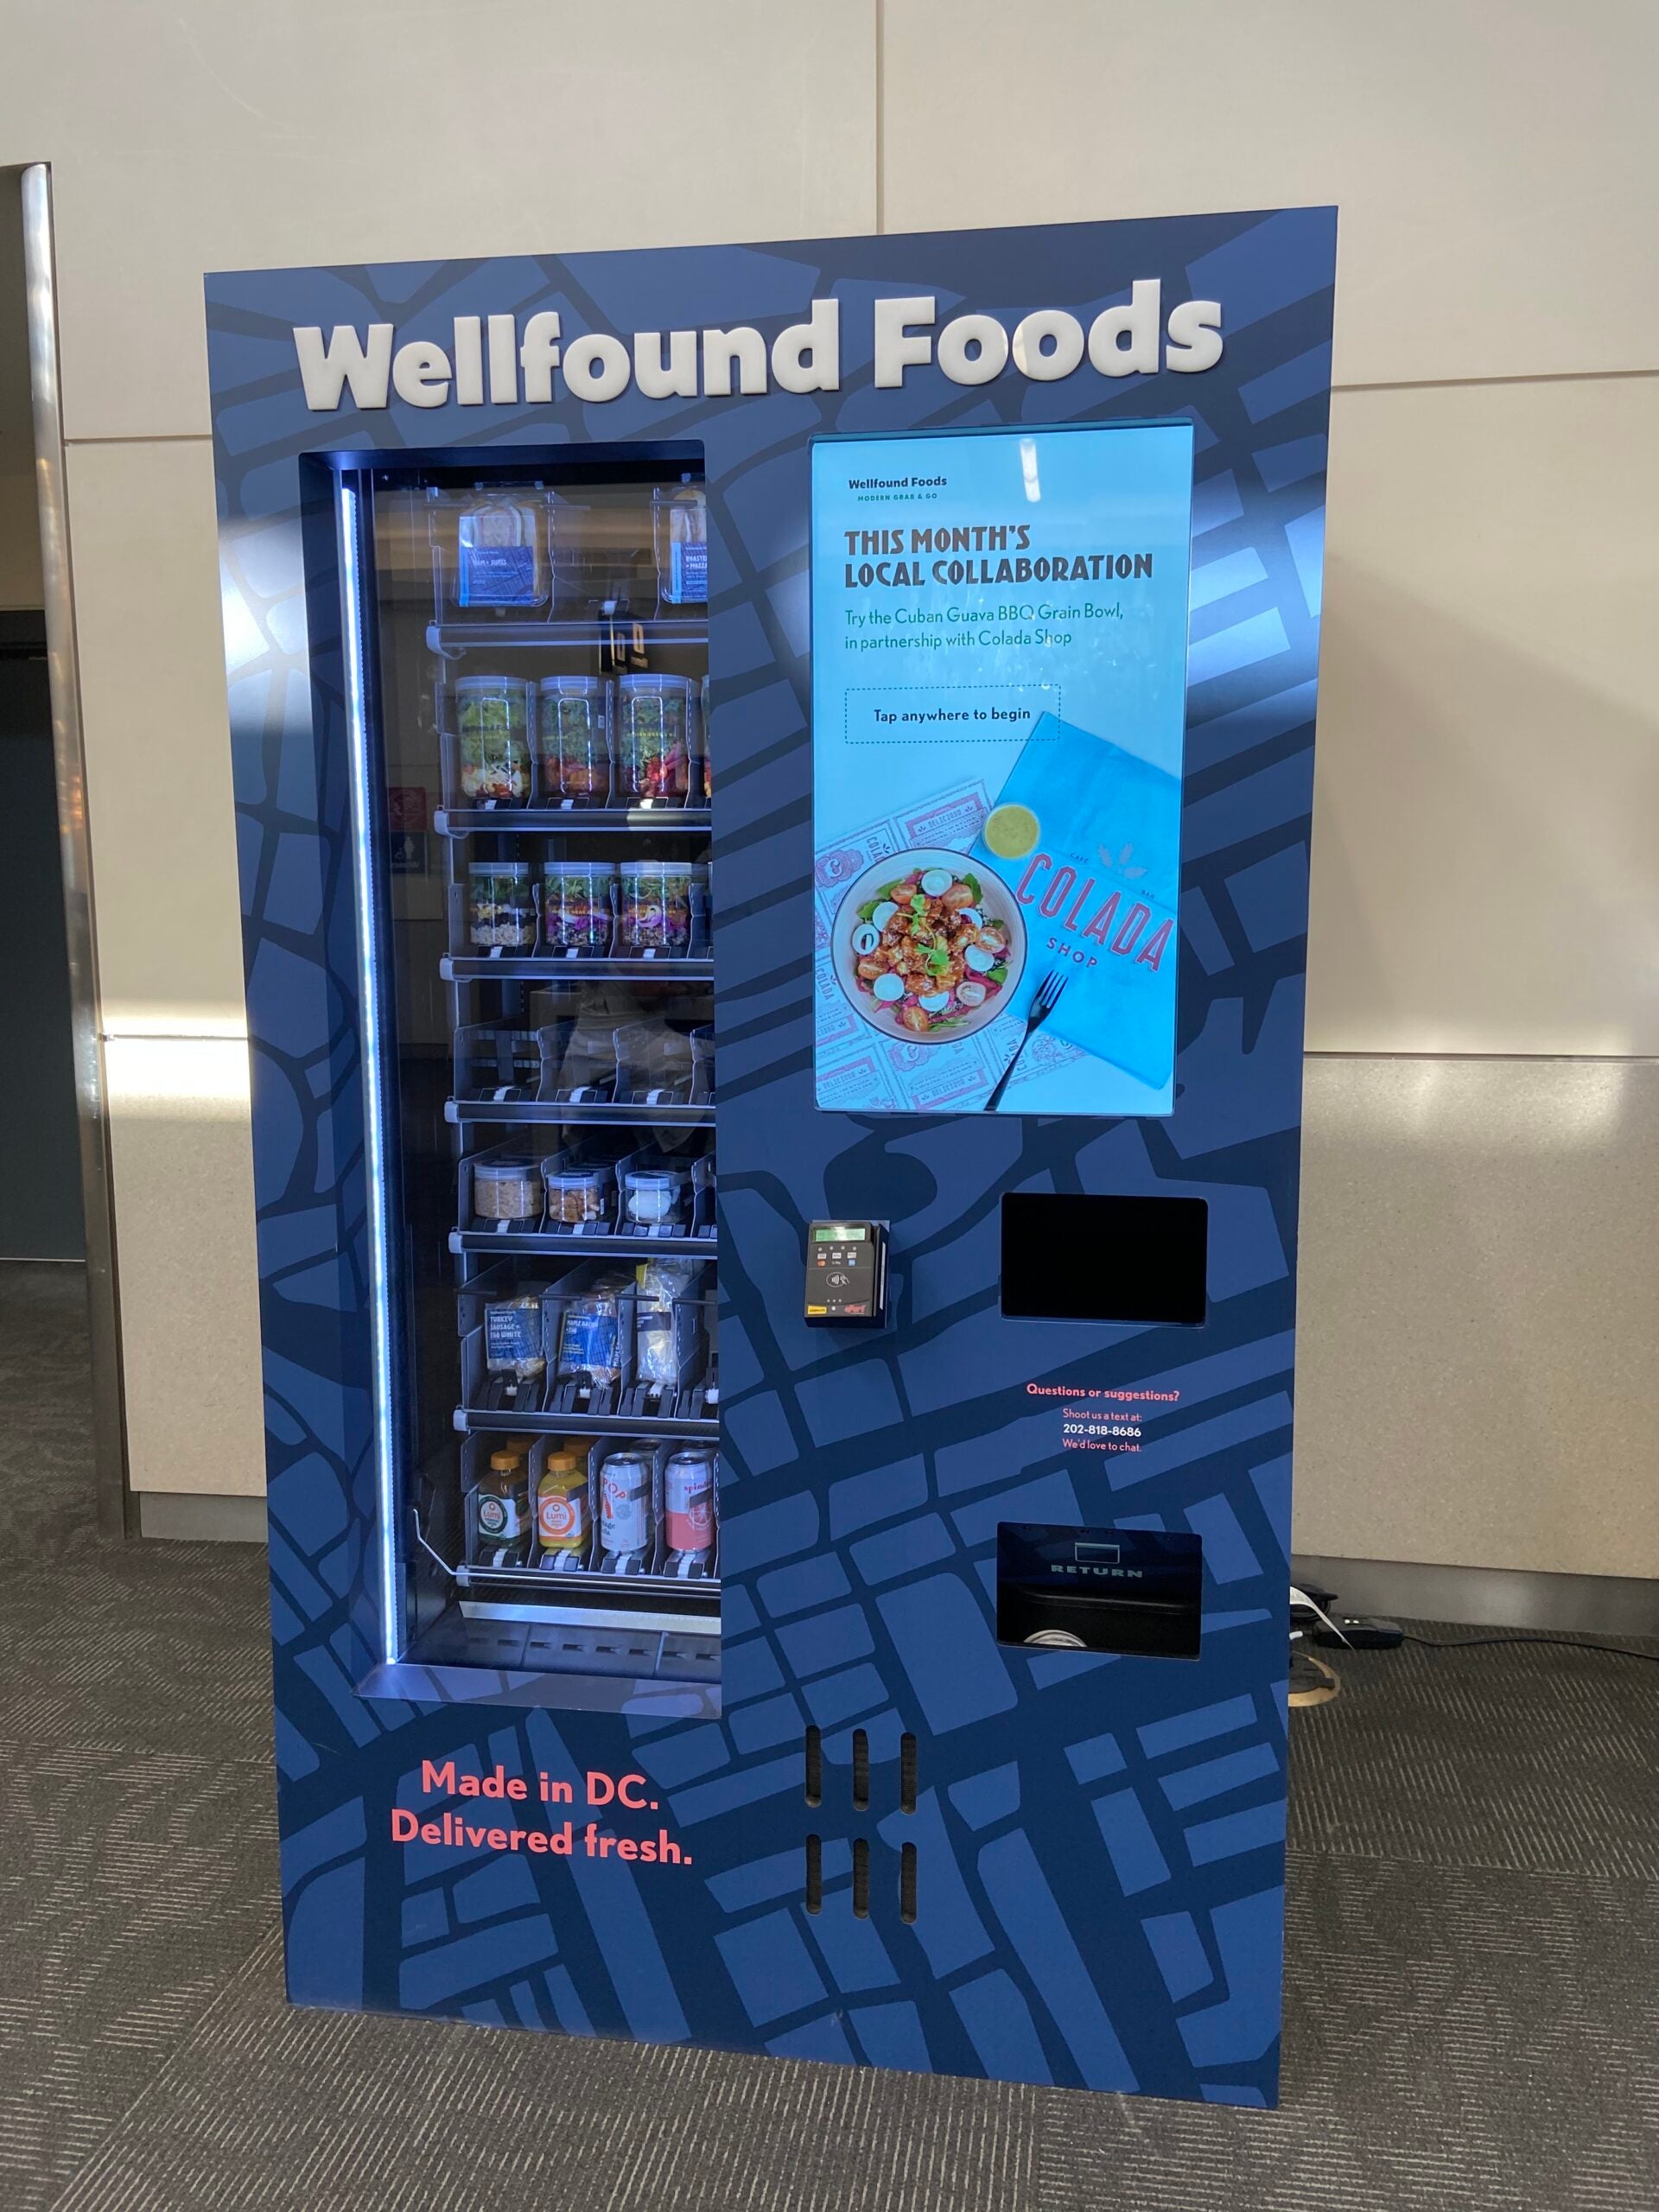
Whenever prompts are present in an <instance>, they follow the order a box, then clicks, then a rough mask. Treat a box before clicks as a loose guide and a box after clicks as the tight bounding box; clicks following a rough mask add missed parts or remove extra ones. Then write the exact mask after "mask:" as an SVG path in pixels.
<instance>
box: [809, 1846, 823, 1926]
mask: <svg viewBox="0 0 1659 2212" xmlns="http://www.w3.org/2000/svg"><path fill="white" fill-rule="evenodd" d="M806 1909H807V1910H808V1911H809V1912H821V1911H822V1910H823V1837H822V1836H816V1835H810V1836H808V1838H807V1839H806Z"/></svg>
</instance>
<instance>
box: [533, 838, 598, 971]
mask: <svg viewBox="0 0 1659 2212" xmlns="http://www.w3.org/2000/svg"><path fill="white" fill-rule="evenodd" d="M615 893H616V862H615V861H571V860H563V859H561V858H557V857H555V856H553V855H550V856H549V858H548V859H547V861H545V862H544V864H543V870H542V931H543V935H544V937H545V938H546V939H547V944H548V950H550V952H587V953H602V952H608V951H609V950H610V949H611V925H612V920H613V915H612V906H613V903H614V899H615Z"/></svg>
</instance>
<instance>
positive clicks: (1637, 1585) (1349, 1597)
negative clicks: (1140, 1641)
mask: <svg viewBox="0 0 1659 2212" xmlns="http://www.w3.org/2000/svg"><path fill="white" fill-rule="evenodd" d="M1291 1573H1292V1575H1293V1577H1294V1580H1296V1581H1298V1582H1307V1581H1313V1582H1317V1583H1319V1584H1320V1585H1321V1586H1323V1587H1324V1588H1325V1589H1327V1590H1334V1591H1335V1592H1336V1593H1337V1597H1338V1602H1339V1605H1340V1607H1341V1610H1342V1611H1344V1612H1346V1613H1389V1614H1392V1615H1394V1616H1395V1617H1396V1618H1399V1617H1403V1618H1407V1619H1413V1618H1414V1619H1418V1620H1433V1621H1467V1622H1469V1623H1470V1624H1471V1625H1473V1626H1478V1627H1481V1628H1530V1629H1553V1630H1556V1631H1557V1632H1558V1633H1560V1632H1571V1633H1574V1634H1577V1633H1585V1632H1593V1633H1599V1634H1600V1635H1602V1636H1659V1581H1648V1580H1637V1579H1636V1578H1634V1577H1626V1576H1624V1575H1617V1574H1535V1573H1522V1572H1521V1571H1519V1570H1517V1569H1516V1568H1513V1567H1432V1566H1428V1565H1426V1564H1418V1563H1414V1562H1412V1561H1410V1560H1386V1559H1321V1558H1316V1557H1313V1555H1311V1554H1304V1553H1300V1552H1299V1553H1298V1554H1296V1557H1295V1559H1294V1560H1293V1561H1292V1564H1291Z"/></svg>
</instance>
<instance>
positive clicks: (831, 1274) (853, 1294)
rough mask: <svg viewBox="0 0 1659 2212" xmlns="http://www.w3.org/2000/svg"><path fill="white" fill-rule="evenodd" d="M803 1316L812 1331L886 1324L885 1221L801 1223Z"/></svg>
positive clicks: (870, 1327)
mask: <svg viewBox="0 0 1659 2212" xmlns="http://www.w3.org/2000/svg"><path fill="white" fill-rule="evenodd" d="M806 1318H807V1319H808V1321H809V1322H810V1324H811V1325H812V1326H813V1327H814V1328H818V1329H827V1328H834V1327H837V1326H843V1327H851V1328H855V1329H880V1328H882V1327H884V1326H885V1325H886V1323H887V1224H886V1222H884V1221H814V1222H810V1223H809V1224H807V1231H806Z"/></svg>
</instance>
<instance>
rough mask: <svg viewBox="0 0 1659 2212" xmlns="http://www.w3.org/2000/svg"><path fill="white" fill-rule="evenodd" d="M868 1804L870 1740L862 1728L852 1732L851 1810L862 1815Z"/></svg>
mask: <svg viewBox="0 0 1659 2212" xmlns="http://www.w3.org/2000/svg"><path fill="white" fill-rule="evenodd" d="M869 1803H870V1739H869V1737H868V1735H867V1734H866V1732H864V1730H863V1729H862V1728H855V1729H854V1731H853V1810H854V1811H855V1813H863V1812H868V1810H869Z"/></svg>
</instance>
